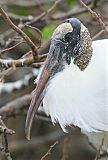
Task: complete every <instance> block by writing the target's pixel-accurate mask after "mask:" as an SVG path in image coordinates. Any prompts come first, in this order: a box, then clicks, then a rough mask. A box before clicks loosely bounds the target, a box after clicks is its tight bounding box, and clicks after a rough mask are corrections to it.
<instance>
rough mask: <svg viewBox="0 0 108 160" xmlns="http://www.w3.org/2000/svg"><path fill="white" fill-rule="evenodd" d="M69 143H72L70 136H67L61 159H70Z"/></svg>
mask: <svg viewBox="0 0 108 160" xmlns="http://www.w3.org/2000/svg"><path fill="white" fill-rule="evenodd" d="M69 143H70V137H69V136H67V137H65V138H64V144H63V155H62V159H61V160H68V159H69Z"/></svg>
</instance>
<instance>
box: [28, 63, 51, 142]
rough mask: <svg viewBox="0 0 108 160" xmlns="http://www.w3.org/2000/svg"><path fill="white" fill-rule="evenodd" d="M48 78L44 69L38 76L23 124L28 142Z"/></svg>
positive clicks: (47, 73)
mask: <svg viewBox="0 0 108 160" xmlns="http://www.w3.org/2000/svg"><path fill="white" fill-rule="evenodd" d="M46 63H47V61H46ZM49 77H50V74H49V71H48V70H47V69H45V67H44V68H43V70H42V73H41V75H40V79H39V81H38V84H37V87H36V89H35V90H34V92H33V96H32V100H31V104H30V107H29V110H28V113H27V118H26V124H25V134H26V137H27V139H28V140H30V131H31V126H32V122H33V118H34V116H35V113H36V111H37V110H38V107H39V105H40V103H41V101H42V99H43V98H44V93H43V90H44V88H45V86H46V83H47V81H48V79H49Z"/></svg>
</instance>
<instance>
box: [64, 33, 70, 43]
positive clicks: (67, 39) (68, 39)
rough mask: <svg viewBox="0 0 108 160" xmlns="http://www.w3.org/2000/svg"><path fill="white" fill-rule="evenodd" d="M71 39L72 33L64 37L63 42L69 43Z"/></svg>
mask: <svg viewBox="0 0 108 160" xmlns="http://www.w3.org/2000/svg"><path fill="white" fill-rule="evenodd" d="M71 39H72V32H69V33H67V34H66V35H65V41H66V42H69V41H70V40H71Z"/></svg>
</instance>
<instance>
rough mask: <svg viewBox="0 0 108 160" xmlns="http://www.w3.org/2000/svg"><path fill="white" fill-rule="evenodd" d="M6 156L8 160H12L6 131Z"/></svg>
mask: <svg viewBox="0 0 108 160" xmlns="http://www.w3.org/2000/svg"><path fill="white" fill-rule="evenodd" d="M4 154H5V156H6V159H7V160H12V157H11V154H10V152H9V149H8V140H7V134H6V130H4Z"/></svg>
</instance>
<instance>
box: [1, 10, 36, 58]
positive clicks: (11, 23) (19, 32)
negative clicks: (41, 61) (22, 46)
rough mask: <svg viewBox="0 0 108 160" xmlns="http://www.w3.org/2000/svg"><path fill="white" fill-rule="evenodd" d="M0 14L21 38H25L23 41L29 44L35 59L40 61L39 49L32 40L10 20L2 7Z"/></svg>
mask: <svg viewBox="0 0 108 160" xmlns="http://www.w3.org/2000/svg"><path fill="white" fill-rule="evenodd" d="M0 13H1V15H2V17H3V18H4V20H5V21H6V23H7V24H8V25H9V26H10V27H11V28H12V29H13V30H14V31H16V32H17V33H18V34H19V35H20V36H21V37H23V39H24V40H25V41H26V42H27V44H28V45H29V46H30V48H31V50H32V53H33V56H34V59H38V50H37V47H36V46H35V44H34V43H33V42H32V40H31V39H30V38H29V37H28V36H27V35H26V34H25V33H24V32H23V31H22V30H21V29H20V28H18V27H17V26H16V25H15V24H14V23H13V22H12V21H11V19H10V18H9V16H8V15H7V13H6V12H5V11H4V10H3V9H2V7H0Z"/></svg>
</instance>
